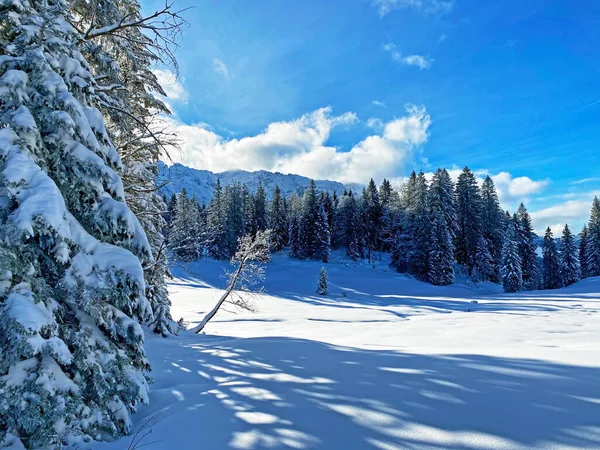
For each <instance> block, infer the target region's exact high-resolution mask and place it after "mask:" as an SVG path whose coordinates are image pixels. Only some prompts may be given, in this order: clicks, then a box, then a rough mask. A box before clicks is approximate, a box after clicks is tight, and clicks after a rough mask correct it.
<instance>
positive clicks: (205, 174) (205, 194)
mask: <svg viewBox="0 0 600 450" xmlns="http://www.w3.org/2000/svg"><path fill="white" fill-rule="evenodd" d="M217 179H220V180H221V184H222V185H223V186H225V185H227V184H231V183H235V182H239V183H244V184H246V185H247V186H248V189H250V191H251V192H255V191H256V188H257V187H258V182H259V181H260V182H262V184H263V187H264V188H265V191H266V193H267V196H269V197H270V196H271V194H272V193H273V191H274V190H275V187H276V186H279V189H281V191H282V193H283V194H285V195H286V196H289V195H290V194H292V193H294V192H295V193H297V194H302V192H304V190H305V189H306V187H307V186H308V183H309V182H310V178H306V177H303V176H300V175H292V174H288V175H285V174H282V173H279V172H267V171H265V170H260V171H258V172H246V171H244V170H230V171H228V172H222V173H213V172H210V171H208V170H197V169H192V168H190V167H187V166H184V165H182V164H173V165H172V166H167V165H166V164H164V163H163V162H159V165H158V185H159V186H160V185H162V184H163V183H165V182H167V183H168V184H166V185H165V186H164V187H163V188H162V189H161V192H164V193H166V194H167V195H168V196H170V195H171V194H174V193H177V192H180V191H181V190H182V189H183V188H186V190H187V191H188V193H189V194H191V195H193V196H194V197H196V199H198V201H200V202H208V201H210V199H211V197H212V192H213V189H214V187H215V184H216V183H217ZM315 183H316V185H317V189H319V190H321V191H326V192H333V191H337V192H338V193H341V192H342V191H343V190H344V188H345V186H344V185H343V184H342V183H338V182H337V181H328V180H315ZM348 187H349V188H352V189H353V190H357V189H359V190H360V189H362V186H360V185H357V184H353V185H348Z"/></svg>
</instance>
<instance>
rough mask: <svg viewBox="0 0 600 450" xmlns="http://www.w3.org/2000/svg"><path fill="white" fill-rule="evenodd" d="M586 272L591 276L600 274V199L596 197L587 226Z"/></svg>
mask: <svg viewBox="0 0 600 450" xmlns="http://www.w3.org/2000/svg"><path fill="white" fill-rule="evenodd" d="M586 253H587V254H586V258H587V259H586V273H587V276H589V277H597V276H600V200H598V197H594V201H593V202H592V212H591V215H590V221H589V223H588V227H587V239H586Z"/></svg>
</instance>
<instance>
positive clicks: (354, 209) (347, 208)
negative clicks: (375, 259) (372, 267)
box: [336, 191, 363, 261]
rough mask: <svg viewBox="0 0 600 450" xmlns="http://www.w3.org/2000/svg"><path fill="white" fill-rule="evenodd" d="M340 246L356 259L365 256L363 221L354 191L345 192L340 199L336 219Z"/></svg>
mask: <svg viewBox="0 0 600 450" xmlns="http://www.w3.org/2000/svg"><path fill="white" fill-rule="evenodd" d="M336 230H337V237H336V239H337V241H338V246H339V245H343V246H344V247H345V248H346V254H347V255H348V256H349V257H350V258H351V259H352V260H354V261H356V260H358V259H359V258H362V257H363V239H362V233H361V230H362V223H361V219H360V212H359V208H358V204H357V202H356V197H355V196H354V193H353V192H352V191H348V192H344V194H343V195H342V197H341V199H340V204H339V209H338V213H337V219H336Z"/></svg>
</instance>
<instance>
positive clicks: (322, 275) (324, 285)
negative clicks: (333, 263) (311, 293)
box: [317, 267, 329, 295]
mask: <svg viewBox="0 0 600 450" xmlns="http://www.w3.org/2000/svg"><path fill="white" fill-rule="evenodd" d="M328 284H329V283H328V281H327V271H326V270H325V267H321V272H319V282H318V283H317V294H319V295H327V294H329V287H328Z"/></svg>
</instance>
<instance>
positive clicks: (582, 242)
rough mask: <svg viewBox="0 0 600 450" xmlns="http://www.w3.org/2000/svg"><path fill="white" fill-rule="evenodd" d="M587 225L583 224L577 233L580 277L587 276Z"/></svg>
mask: <svg viewBox="0 0 600 450" xmlns="http://www.w3.org/2000/svg"><path fill="white" fill-rule="evenodd" d="M587 243H588V227H587V224H584V225H583V229H582V230H581V233H579V266H580V268H581V278H587V277H589V276H590V275H589V273H588V268H587V260H588V246H587Z"/></svg>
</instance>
